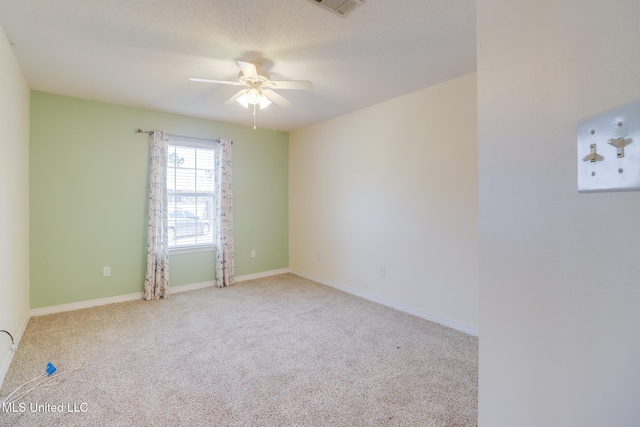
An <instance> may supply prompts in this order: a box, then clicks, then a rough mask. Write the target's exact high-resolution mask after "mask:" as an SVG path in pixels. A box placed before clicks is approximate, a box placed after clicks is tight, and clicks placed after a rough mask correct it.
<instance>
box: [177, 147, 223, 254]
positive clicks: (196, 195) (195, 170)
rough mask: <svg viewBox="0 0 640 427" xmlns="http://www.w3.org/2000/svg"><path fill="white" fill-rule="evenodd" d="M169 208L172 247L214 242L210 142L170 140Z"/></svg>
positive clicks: (212, 175)
mask: <svg viewBox="0 0 640 427" xmlns="http://www.w3.org/2000/svg"><path fill="white" fill-rule="evenodd" d="M168 148H169V150H168V159H167V211H168V217H169V222H168V229H167V234H168V237H169V249H178V248H187V247H197V246H211V245H213V212H214V209H215V204H214V196H215V192H214V191H215V174H214V158H215V153H214V149H213V141H211V143H210V144H204V143H194V142H189V141H180V140H173V139H171V140H169V147H168Z"/></svg>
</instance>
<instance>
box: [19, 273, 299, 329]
mask: <svg viewBox="0 0 640 427" xmlns="http://www.w3.org/2000/svg"><path fill="white" fill-rule="evenodd" d="M288 272H289V269H288V268H283V269H280V270H271V271H264V272H261V273H255V274H247V275H244V276H237V277H236V278H235V281H236V282H243V281H246V280H254V279H261V278H263V277H269V276H275V275H278V274H285V273H288ZM215 285H216V282H215V280H210V281H207V282H200V283H191V284H188V285H180V286H172V287H171V288H170V289H169V291H170V293H171V294H177V293H180V292H187V291H193V290H196V289H204V288H210V287H214V286H215ZM142 298H144V292H136V293H134V294H126V295H117V296H114V297H107V298H98V299H92V300H87V301H79V302H72V303H69V304H61V305H52V306H49V307H42V308H34V309H32V310H30V311H29V317H32V316H45V315H47V314H55V313H62V312H65V311H73V310H80V309H83V308H91V307H98V306H100V305H107V304H114V303H118V302H127V301H137V300H140V299H142ZM27 321H28V319H27ZM25 327H26V324H25Z"/></svg>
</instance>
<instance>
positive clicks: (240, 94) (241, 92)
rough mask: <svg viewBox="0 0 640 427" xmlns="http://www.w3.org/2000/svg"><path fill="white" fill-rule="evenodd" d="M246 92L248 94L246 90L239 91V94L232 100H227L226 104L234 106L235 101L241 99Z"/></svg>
mask: <svg viewBox="0 0 640 427" xmlns="http://www.w3.org/2000/svg"><path fill="white" fill-rule="evenodd" d="M245 92H246V90H241V91H239V92H238V93H236V94H235V95H233V96H232V97H231V98H229V99H227V102H225V104H232V103H233V102H234V101H235V100H237V99H238V98H240V97H241V96H242V94H243V93H245Z"/></svg>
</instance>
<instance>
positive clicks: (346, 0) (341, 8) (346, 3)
mask: <svg viewBox="0 0 640 427" xmlns="http://www.w3.org/2000/svg"><path fill="white" fill-rule="evenodd" d="M309 1H312V2H314V3H316V4H319V5H320V6H322V7H324V8H325V9H328V10H330V11H332V12H335V13H337V14H338V15H341V16H345V15H346V14H348V13H349V12H351V11H352V10H353V9H355V8H356V7H358V6H359V5H360V4H362V3H364V0H309Z"/></svg>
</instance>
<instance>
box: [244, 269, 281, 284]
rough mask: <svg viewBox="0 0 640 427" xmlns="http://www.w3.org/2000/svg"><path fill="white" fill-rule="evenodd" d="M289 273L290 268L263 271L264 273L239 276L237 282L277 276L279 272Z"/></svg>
mask: <svg viewBox="0 0 640 427" xmlns="http://www.w3.org/2000/svg"><path fill="white" fill-rule="evenodd" d="M286 273H289V269H288V268H281V269H280V270H271V271H263V272H262V273H254V274H246V275H244V276H237V277H236V282H246V281H247V280H255V279H262V278H263V277H269V276H277V275H278V274H286Z"/></svg>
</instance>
